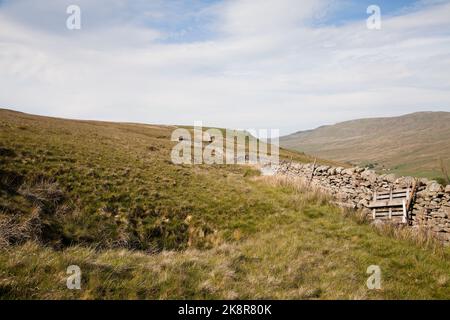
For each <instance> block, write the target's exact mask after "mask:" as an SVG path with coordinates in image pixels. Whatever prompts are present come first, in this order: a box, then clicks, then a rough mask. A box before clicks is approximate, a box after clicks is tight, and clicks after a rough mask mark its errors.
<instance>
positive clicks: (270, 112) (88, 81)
mask: <svg viewBox="0 0 450 320" xmlns="http://www.w3.org/2000/svg"><path fill="white" fill-rule="evenodd" d="M18 3H19V4H20V5H19V4H18V5H17V6H16V5H15V2H13V3H11V4H9V5H8V6H7V7H6V8H2V7H0V87H1V88H2V89H1V91H0V104H1V105H2V106H4V107H11V108H17V109H19V110H23V111H27V112H32V113H38V114H50V115H55V116H63V117H77V118H95V119H105V120H119V121H140V122H148V123H167V124H192V123H193V121H194V120H202V121H203V123H204V124H205V125H211V126H221V127H225V126H226V127H237V128H252V127H255V128H258V127H259V128H261V127H266V128H280V129H281V130H282V133H286V132H288V131H294V130H297V129H305V128H310V127H314V126H317V125H321V124H324V123H330V122H335V121H340V120H345V119H350V118H355V117H363V116H375V115H393V114H401V113H407V112H413V111H418V110H423V109H436V110H438V109H439V110H448V111H450V76H449V74H450V32H449V31H448V30H450V21H449V20H448V17H449V16H450V4H448V3H444V4H440V5H436V6H432V7H425V8H424V9H421V10H419V11H418V12H414V13H405V14H403V15H401V16H396V17H390V18H385V19H384V20H383V25H382V30H380V31H371V30H367V29H366V28H365V21H364V20H361V21H357V22H352V23H348V24H346V25H343V26H334V27H333V26H320V27H313V24H311V21H312V20H313V19H314V17H316V16H320V14H321V12H322V11H321V10H325V9H326V8H327V7H328V6H329V3H328V2H327V1H320V2H318V1H302V2H301V5H300V2H298V1H293V0H282V1H280V0H268V1H264V5H258V4H261V1H250V0H244V1H226V2H223V3H220V4H216V5H213V6H211V7H210V8H207V9H204V10H201V11H200V12H188V13H187V14H189V15H191V16H193V17H195V19H203V18H205V16H206V17H209V19H210V20H211V21H212V23H211V24H207V25H204V28H205V29H206V28H209V29H208V32H210V33H211V36H210V37H209V38H208V39H206V40H197V41H190V42H166V41H161V40H165V39H167V31H166V30H164V28H162V27H161V28H156V27H155V26H152V27H150V26H148V25H145V23H144V22H145V17H153V18H154V19H157V20H158V21H159V22H161V21H160V20H161V19H162V20H164V19H163V17H167V19H169V18H170V19H177V17H179V16H182V14H183V12H185V11H184V10H186V8H184V7H183V6H181V7H177V6H176V5H172V6H171V7H170V10H169V12H167V11H165V10H168V9H167V8H164V4H162V3H160V2H155V3H154V4H153V6H152V8H146V9H145V10H142V13H143V15H144V16H145V17H144V18H143V17H141V16H139V17H136V16H133V15H132V13H130V12H129V11H127V10H129V8H127V2H122V1H119V0H116V1H114V2H112V4H111V5H110V7H107V8H109V10H110V11H111V12H109V11H108V10H100V9H101V8H103V9H105V7H102V5H103V6H106V5H107V4H106V2H95V3H96V5H93V4H92V3H93V2H92V1H90V2H82V3H81V7H82V12H83V17H86V19H87V21H84V20H83V29H82V30H80V31H79V32H78V33H77V31H75V32H69V31H67V30H64V28H65V20H64V19H65V17H66V16H65V10H64V9H63V11H62V12H59V11H58V10H56V9H55V7H52V6H51V3H53V2H48V8H49V9H48V12H51V14H49V15H50V16H49V17H48V19H49V20H52V21H50V22H48V24H47V25H45V26H43V27H40V24H39V23H38V22H37V21H38V20H39V19H37V18H36V17H34V15H33V12H32V11H30V9H29V10H28V11H26V10H25V11H23V9H25V8H26V7H24V6H23V2H18ZM84 5H86V7H84ZM41 6H42V3H41ZM111 6H112V7H111ZM44 7H45V6H44ZM58 8H60V6H58ZM120 8H123V10H124V12H121V14H120V16H119V17H117V16H116V15H115V14H114V13H115V12H116V11H117V10H119V9H120ZM36 10H37V9H36ZM177 10H178V11H177ZM105 11H106V12H105ZM40 12H41V14H44V16H45V17H47V16H46V15H45V12H44V13H42V9H41V11H40ZM97 12H102V13H101V15H100V17H98V19H99V20H97V19H95V20H96V21H95V23H94V25H93V26H90V25H89V21H90V20H89V19H88V18H89V17H96V16H95V14H98V13H97ZM59 14H61V17H55V16H54V15H57V16H58V15H59ZM30 15H31V16H33V17H34V18H33V19H34V20H33V19H31V18H28V17H29V16H30ZM445 17H447V19H445ZM41 19H43V18H42V17H41ZM91 19H92V18H91ZM180 19H181V18H180ZM136 20H137V22H136ZM58 21H59V22H60V28H61V29H58V27H55V26H57V25H59V24H58ZM102 21H104V25H102ZM170 21H171V20H169V21H166V23H169V22H170ZM186 27H189V26H186Z"/></svg>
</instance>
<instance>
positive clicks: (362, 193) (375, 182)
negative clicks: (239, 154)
mask: <svg viewBox="0 0 450 320" xmlns="http://www.w3.org/2000/svg"><path fill="white" fill-rule="evenodd" d="M313 169H314V172H313ZM276 174H281V175H288V176H297V177H304V178H305V179H307V181H309V180H310V181H311V182H310V183H311V184H312V185H313V186H315V187H318V188H320V189H322V190H324V191H325V192H327V193H329V194H331V195H332V196H333V197H334V198H335V199H336V202H337V203H340V204H342V205H345V206H347V207H352V208H355V209H364V208H367V206H368V204H369V202H370V201H371V200H372V197H373V191H374V190H377V191H380V190H385V191H388V190H390V189H400V188H407V187H410V186H411V185H412V184H413V182H414V180H415V179H414V178H412V177H399V178H398V177H396V176H395V175H394V174H382V175H378V174H376V173H375V171H373V170H369V169H365V168H342V167H331V166H326V165H322V166H317V167H315V166H314V165H313V164H300V163H291V162H281V163H280V164H279V165H278V166H277V167H276ZM416 185H417V190H416V193H415V196H414V199H413V203H412V206H411V210H410V212H409V213H408V216H409V225H410V226H412V227H416V228H417V227H419V226H421V227H424V228H427V229H429V230H430V231H431V232H432V234H433V235H434V236H435V237H436V238H438V239H440V240H442V241H443V242H444V243H446V244H450V185H448V186H446V187H443V186H442V185H440V184H439V183H437V182H436V181H429V180H427V179H424V178H422V179H418V180H417V183H416Z"/></svg>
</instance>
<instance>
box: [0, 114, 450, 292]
mask: <svg viewBox="0 0 450 320" xmlns="http://www.w3.org/2000/svg"><path fill="white" fill-rule="evenodd" d="M174 128H175V127H170V126H152V125H143V124H120V123H106V122H94V121H73V120H63V119H55V118H46V117H37V116H32V115H27V114H22V113H17V112H12V111H7V110H0V165H1V166H0V298H3V299H20V298H44V299H57V298H82V299H90V298H148V299H151V298H313V299H316V298H319V299H327V298H449V297H450V276H449V274H450V259H449V257H450V252H449V250H448V249H444V248H440V247H439V246H436V245H434V244H433V243H431V244H430V245H428V246H424V245H423V244H421V243H419V242H420V241H419V240H420V239H419V240H417V241H413V240H411V239H410V237H407V236H404V233H402V232H397V231H396V232H395V234H396V236H391V235H386V234H385V233H383V232H381V231H380V230H378V229H374V228H373V227H371V226H369V225H367V224H365V223H363V222H361V221H359V220H358V219H356V218H354V217H353V216H352V215H348V214H347V215H346V214H344V212H342V211H341V210H340V209H338V208H336V207H334V206H333V205H331V204H330V203H329V201H328V199H327V198H326V197H325V196H323V195H321V194H320V193H318V192H313V191H311V190H306V189H304V188H303V187H301V186H299V185H297V184H295V183H293V182H287V181H282V180H281V181H280V180H277V179H276V178H274V177H260V176H259V173H258V171H257V170H255V169H254V168H252V167H249V166H237V165H220V166H218V165H215V166H207V165H195V166H192V165H174V164H172V162H171V161H170V150H171V148H172V146H173V145H174V143H173V142H170V141H169V137H170V133H171V132H172V130H173V129H174ZM282 156H283V157H288V158H290V157H293V158H294V159H295V160H297V161H311V159H310V158H308V157H307V156H305V155H302V154H296V153H289V152H286V151H282ZM393 233H394V232H393ZM423 241H427V240H426V237H425V238H423ZM73 264H75V265H78V266H80V268H81V270H82V274H83V278H82V279H83V280H82V290H80V291H78V290H75V291H72V290H68V289H67V288H66V286H65V283H66V277H67V275H66V268H67V267H68V266H69V265H73ZM372 264H377V265H380V267H381V268H382V272H383V284H382V290H375V291H374V290H368V289H367V287H366V279H367V277H368V275H367V274H366V269H367V267H368V266H369V265H372Z"/></svg>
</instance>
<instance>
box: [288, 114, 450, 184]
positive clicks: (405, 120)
mask: <svg viewBox="0 0 450 320" xmlns="http://www.w3.org/2000/svg"><path fill="white" fill-rule="evenodd" d="M280 144H281V146H283V147H285V148H288V149H293V150H301V151H304V152H305V153H308V154H314V155H317V156H320V157H323V158H326V159H333V160H337V161H345V162H350V163H352V164H357V165H371V166H372V165H373V166H374V167H375V168H376V169H378V170H383V169H390V170H392V172H394V173H397V174H400V175H416V176H423V177H428V178H435V177H441V178H443V176H442V172H441V169H440V161H439V160H440V159H442V160H443V162H444V163H445V165H446V166H447V168H449V169H450V112H419V113H413V114H408V115H405V116H401V117H392V118H373V119H360V120H352V121H346V122H342V123H338V124H335V125H331V126H323V127H319V128H317V129H314V130H310V131H300V132H297V133H294V134H291V135H289V136H285V137H282V138H281V139H280Z"/></svg>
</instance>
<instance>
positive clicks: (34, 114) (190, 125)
mask: <svg viewBox="0 0 450 320" xmlns="http://www.w3.org/2000/svg"><path fill="white" fill-rule="evenodd" d="M0 110H6V111H12V112H18V113H24V114H27V115H31V116H39V117H48V118H55V119H62V120H73V121H88V122H89V121H92V122H106V123H117V124H141V125H149V126H152V125H155V126H167V127H170V126H174V127H193V126H194V124H193V123H192V124H188V123H150V122H139V121H138V122H134V121H132V122H129V121H120V120H101V119H93V118H66V117H58V116H52V115H47V114H36V113H28V112H25V111H21V110H16V109H11V108H10V107H1V108H0ZM418 113H450V111H440V110H422V111H414V112H410V113H404V114H400V115H396V116H385V117H379V116H374V117H366V118H353V119H347V120H343V121H339V122H335V123H326V124H322V125H319V126H317V127H314V128H310V129H304V130H297V131H293V132H289V133H287V134H282V135H281V134H280V135H279V136H278V137H279V138H282V137H287V136H290V135H293V134H296V133H300V132H305V131H313V130H316V129H319V128H321V127H326V126H333V125H337V124H340V123H345V122H350V121H358V120H366V119H383V118H398V117H405V116H409V115H413V114H418ZM202 127H203V128H217V129H229V130H238V131H246V130H248V129H258V128H250V127H243V128H233V127H212V126H210V125H208V124H205V123H203V126H202ZM276 137H277V136H273V137H272V138H276ZM258 138H260V137H258Z"/></svg>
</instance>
